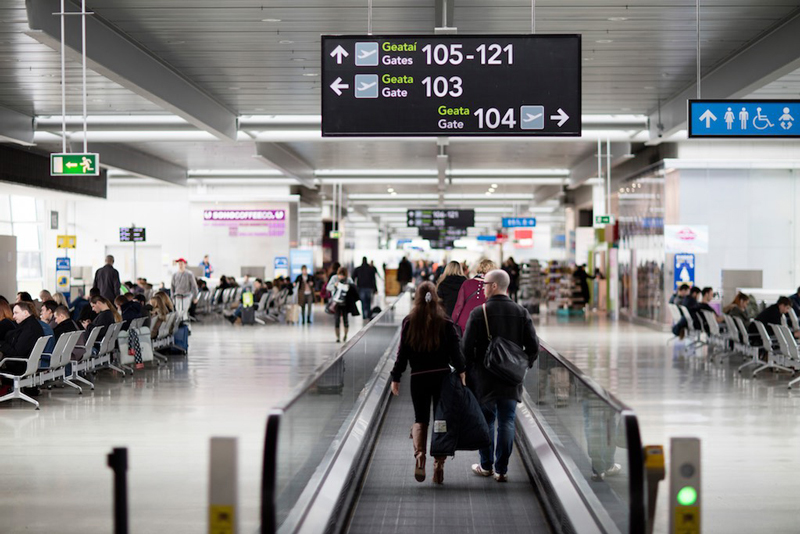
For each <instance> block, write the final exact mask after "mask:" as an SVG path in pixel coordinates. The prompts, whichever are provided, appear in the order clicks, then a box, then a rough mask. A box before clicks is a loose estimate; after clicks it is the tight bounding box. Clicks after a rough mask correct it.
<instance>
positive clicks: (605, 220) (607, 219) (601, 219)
mask: <svg viewBox="0 0 800 534" xmlns="http://www.w3.org/2000/svg"><path fill="white" fill-rule="evenodd" d="M594 224H596V225H598V226H599V225H601V224H614V216H613V215H595V216H594Z"/></svg>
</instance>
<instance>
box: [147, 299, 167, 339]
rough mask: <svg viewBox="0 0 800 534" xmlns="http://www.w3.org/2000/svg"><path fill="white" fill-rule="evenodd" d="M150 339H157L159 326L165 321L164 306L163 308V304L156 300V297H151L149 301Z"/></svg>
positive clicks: (165, 309) (165, 310) (165, 312)
mask: <svg viewBox="0 0 800 534" xmlns="http://www.w3.org/2000/svg"><path fill="white" fill-rule="evenodd" d="M149 304H150V307H151V311H150V337H151V338H152V339H155V338H157V337H158V330H159V329H160V328H161V325H162V324H163V323H164V321H166V320H167V313H169V312H168V311H167V308H166V306H164V302H163V301H162V300H161V299H160V298H158V297H157V296H156V295H153V298H151V299H150V303H149Z"/></svg>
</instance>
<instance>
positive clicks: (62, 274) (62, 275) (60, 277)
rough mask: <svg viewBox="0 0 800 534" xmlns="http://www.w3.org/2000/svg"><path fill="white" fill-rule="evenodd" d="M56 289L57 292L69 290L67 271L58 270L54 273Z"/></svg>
mask: <svg viewBox="0 0 800 534" xmlns="http://www.w3.org/2000/svg"><path fill="white" fill-rule="evenodd" d="M56 289H57V290H58V292H59V293H66V292H68V291H69V272H66V271H58V272H57V273H56Z"/></svg>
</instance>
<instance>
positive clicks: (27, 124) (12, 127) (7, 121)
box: [0, 108, 34, 146]
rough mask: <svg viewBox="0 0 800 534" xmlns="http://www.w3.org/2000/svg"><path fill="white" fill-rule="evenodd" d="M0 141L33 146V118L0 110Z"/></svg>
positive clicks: (3, 109) (12, 111) (8, 110)
mask: <svg viewBox="0 0 800 534" xmlns="http://www.w3.org/2000/svg"><path fill="white" fill-rule="evenodd" d="M0 140H5V141H10V142H12V143H16V144H18V145H24V146H33V144H34V142H33V117H29V116H27V115H23V114H22V113H19V112H17V111H14V110H11V109H7V108H0Z"/></svg>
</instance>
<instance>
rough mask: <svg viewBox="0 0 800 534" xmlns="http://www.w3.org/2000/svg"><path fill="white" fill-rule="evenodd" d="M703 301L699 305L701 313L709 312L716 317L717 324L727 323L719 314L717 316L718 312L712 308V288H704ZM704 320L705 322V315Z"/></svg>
mask: <svg viewBox="0 0 800 534" xmlns="http://www.w3.org/2000/svg"><path fill="white" fill-rule="evenodd" d="M702 295H703V297H702V300H701V301H700V304H698V309H699V310H701V311H709V312H711V313H713V314H714V317H715V318H716V320H717V323H722V322H724V321H725V319H723V318H722V317H721V316H720V315H719V314H717V310H715V309H714V308H712V307H711V305H710V304H709V302H711V301H712V300H714V290H713V289H712V288H710V287H704V288H703V291H702ZM702 317H703V320H705V315H703V316H702ZM706 332H708V328H706Z"/></svg>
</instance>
